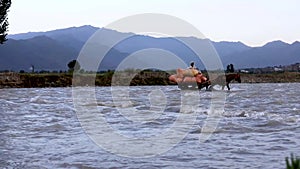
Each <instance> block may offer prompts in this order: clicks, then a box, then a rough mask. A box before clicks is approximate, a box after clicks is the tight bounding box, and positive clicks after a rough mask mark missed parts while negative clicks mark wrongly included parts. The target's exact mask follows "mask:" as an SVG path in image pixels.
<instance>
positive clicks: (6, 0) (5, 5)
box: [0, 0, 11, 44]
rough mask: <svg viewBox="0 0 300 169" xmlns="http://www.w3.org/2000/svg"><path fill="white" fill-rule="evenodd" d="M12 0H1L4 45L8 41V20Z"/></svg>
mask: <svg viewBox="0 0 300 169" xmlns="http://www.w3.org/2000/svg"><path fill="white" fill-rule="evenodd" d="M10 5H11V0H0V44H3V43H4V42H5V41H6V40H7V39H6V35H7V31H8V30H7V29H8V20H7V12H8V9H9V8H10Z"/></svg>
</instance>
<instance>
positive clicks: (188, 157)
mask: <svg viewBox="0 0 300 169" xmlns="http://www.w3.org/2000/svg"><path fill="white" fill-rule="evenodd" d="M299 86H300V84H299V83H292V84H233V85H232V91H229V92H228V91H227V92H225V95H226V101H225V108H224V111H223V112H222V115H221V119H220V122H219V124H218V126H217V129H216V131H215V132H214V133H213V134H212V135H211V137H210V138H209V139H208V140H207V141H206V142H204V143H202V142H200V141H199V135H200V134H201V128H202V127H203V125H204V121H205V120H206V118H207V116H208V113H209V109H210V106H211V104H210V103H211V99H212V92H205V91H200V94H199V95H200V98H199V100H200V101H199V103H197V104H199V106H198V108H197V109H195V110H191V111H193V112H196V115H197V118H196V121H195V123H192V122H191V124H189V127H190V129H189V130H188V133H187V136H186V137H185V138H184V139H183V140H181V141H180V142H179V143H178V144H177V145H174V146H173V148H172V149H170V150H169V151H167V152H165V153H161V154H158V155H156V156H153V157H149V158H129V157H123V156H119V155H116V154H113V153H110V152H108V151H106V150H103V149H102V148H101V147H99V146H98V145H97V144H95V143H94V142H93V141H92V140H91V139H90V137H88V135H87V134H86V133H85V130H84V129H83V128H82V127H81V124H80V122H79V120H78V118H77V114H76V111H75V108H74V105H73V98H72V88H43V89H0V117H1V118H0V168H284V167H285V161H284V158H285V157H287V156H289V155H290V153H295V154H296V155H300V154H299V152H300V123H299V122H300V96H299V95H300V91H299ZM187 94H188V93H187ZM180 95H181V92H180V91H179V90H178V89H177V87H176V86H152V87H150V86H146V87H131V88H130V90H129V96H130V100H129V101H128V102H122V101H120V100H117V101H116V100H115V101H114V100H113V99H112V96H111V88H109V87H97V88H96V99H97V109H96V110H94V111H95V115H99V116H103V117H105V119H106V120H107V122H108V123H109V124H110V125H111V127H112V129H113V130H114V131H116V132H118V133H120V134H122V135H125V136H127V137H139V138H143V137H145V138H147V137H154V136H155V135H158V134H162V135H163V134H165V132H166V131H167V130H168V128H170V127H172V124H173V123H174V122H175V121H176V118H177V117H178V116H179V115H180V114H181V113H192V112H188V111H187V112H182V107H181V101H182V100H181V97H180ZM118 101H120V103H118ZM191 102H195V101H191ZM196 102H197V101H196ZM83 106H86V109H87V110H88V109H90V108H91V107H93V103H89V102H88V101H87V102H84V103H83ZM118 107H122V108H130V107H133V108H135V109H136V110H137V111H136V112H138V113H139V114H138V116H137V117H139V118H143V117H145V119H146V121H147V122H144V123H143V122H141V123H138V122H135V123H133V122H131V119H128V118H126V117H124V114H122V113H120V112H118V109H117V108H118ZM162 108H163V109H162ZM185 111H186V110H185ZM157 112H162V113H157ZM85 120H86V121H88V122H93V120H95V119H94V118H93V117H92V116H91V117H86V118H85ZM103 139H106V138H103ZM115 141H117V140H115ZM157 141H158V142H159V140H157ZM152 148H153V150H155V149H159V148H160V147H155V146H154V147H152ZM139 151H143V150H142V149H141V150H139Z"/></svg>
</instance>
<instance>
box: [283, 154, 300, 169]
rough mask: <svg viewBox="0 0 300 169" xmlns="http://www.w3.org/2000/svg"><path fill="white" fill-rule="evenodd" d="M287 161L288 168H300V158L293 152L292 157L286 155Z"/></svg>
mask: <svg viewBox="0 0 300 169" xmlns="http://www.w3.org/2000/svg"><path fill="white" fill-rule="evenodd" d="M285 162H286V168H287V169H300V158H299V157H294V155H293V154H291V157H290V158H289V157H286V158H285Z"/></svg>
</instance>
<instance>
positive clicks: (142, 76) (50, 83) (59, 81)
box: [0, 71, 300, 88]
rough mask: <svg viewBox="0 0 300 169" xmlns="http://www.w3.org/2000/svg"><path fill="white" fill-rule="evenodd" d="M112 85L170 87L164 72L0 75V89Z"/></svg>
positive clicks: (263, 79) (269, 77)
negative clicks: (114, 79)
mask: <svg viewBox="0 0 300 169" xmlns="http://www.w3.org/2000/svg"><path fill="white" fill-rule="evenodd" d="M113 76H114V78H117V79H119V80H117V81H113V84H115V85H131V86H136V85H172V83H171V82H170V81H169V80H168V76H169V74H168V73H166V72H159V71H158V72H140V73H139V74H136V75H132V73H130V72H122V73H117V74H114V73H113V72H106V73H101V74H97V75H96V77H94V75H93V74H81V75H78V76H76V78H75V79H74V78H73V75H72V74H70V73H47V74H34V73H32V74H30V73H12V72H9V73H0V88H36V87H37V88H38V87H71V86H72V83H73V81H74V82H76V84H77V85H82V86H85V85H96V86H111V84H112V77H113ZM241 79H242V83H295V82H300V73H299V72H282V73H264V74H245V73H241Z"/></svg>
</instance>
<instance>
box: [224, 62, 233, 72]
mask: <svg viewBox="0 0 300 169" xmlns="http://www.w3.org/2000/svg"><path fill="white" fill-rule="evenodd" d="M226 72H227V73H234V67H233V64H229V65H227V70H226Z"/></svg>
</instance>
